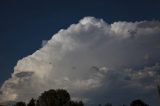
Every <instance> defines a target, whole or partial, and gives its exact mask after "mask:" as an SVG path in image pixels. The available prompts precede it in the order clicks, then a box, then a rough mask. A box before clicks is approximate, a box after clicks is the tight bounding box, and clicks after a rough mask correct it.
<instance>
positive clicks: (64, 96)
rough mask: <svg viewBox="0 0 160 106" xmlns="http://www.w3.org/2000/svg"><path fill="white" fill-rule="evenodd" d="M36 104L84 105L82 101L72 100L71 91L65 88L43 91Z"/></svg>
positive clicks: (54, 105)
mask: <svg viewBox="0 0 160 106" xmlns="http://www.w3.org/2000/svg"><path fill="white" fill-rule="evenodd" d="M36 106H84V105H83V103H82V102H75V101H71V100H70V95H69V93H68V92H67V91H66V90H64V89H58V90H49V91H45V92H44V93H42V95H41V96H40V97H39V99H38V100H37V105H36Z"/></svg>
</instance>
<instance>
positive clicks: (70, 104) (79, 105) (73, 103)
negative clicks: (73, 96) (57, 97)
mask: <svg viewBox="0 0 160 106" xmlns="http://www.w3.org/2000/svg"><path fill="white" fill-rule="evenodd" d="M64 106H84V104H83V102H82V101H80V102H76V101H69V102H67V103H66V104H65V105H64Z"/></svg>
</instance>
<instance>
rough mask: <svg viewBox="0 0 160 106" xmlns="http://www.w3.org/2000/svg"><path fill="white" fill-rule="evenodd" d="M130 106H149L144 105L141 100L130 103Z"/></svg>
mask: <svg viewBox="0 0 160 106" xmlns="http://www.w3.org/2000/svg"><path fill="white" fill-rule="evenodd" d="M130 106H149V105H147V104H146V103H144V102H143V101H142V100H140V99H137V100H134V101H132V102H131V104H130Z"/></svg>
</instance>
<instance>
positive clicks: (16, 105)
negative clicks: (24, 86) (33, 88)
mask: <svg viewBox="0 0 160 106" xmlns="http://www.w3.org/2000/svg"><path fill="white" fill-rule="evenodd" d="M14 106H26V104H25V102H17V103H16V104H15V105H14Z"/></svg>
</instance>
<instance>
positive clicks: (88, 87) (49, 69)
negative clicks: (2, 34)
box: [0, 17, 160, 106]
mask: <svg viewBox="0 0 160 106" xmlns="http://www.w3.org/2000/svg"><path fill="white" fill-rule="evenodd" d="M159 62H160V22H159V21H141V22H120V21H119V22H114V23H113V24H107V23H106V22H104V21H103V20H102V19H96V18H94V17H85V18H83V19H82V20H80V21H79V23H78V24H72V25H71V26H70V27H68V28H67V29H61V30H60V31H59V32H58V33H56V34H55V35H53V37H52V38H51V39H50V40H49V41H47V42H46V43H45V45H43V47H42V48H41V49H39V50H37V51H36V52H35V53H33V54H32V55H30V56H27V57H24V58H23V59H21V60H19V61H18V62H17V65H16V66H15V67H14V72H13V73H12V77H11V78H9V79H8V80H6V81H5V82H4V84H3V85H2V87H1V93H0V102H5V101H16V100H28V99H29V98H31V97H37V96H38V95H40V93H41V92H43V91H44V90H48V89H52V88H53V89H56V88H64V89H67V90H68V91H69V92H70V93H71V95H72V96H73V97H74V98H75V99H83V100H84V101H85V102H87V103H89V104H92V103H95V102H97V103H98V102H104V101H105V102H106V101H110V102H112V101H115V102H116V103H121V102H122V103H125V101H131V100H132V99H134V98H142V99H145V100H147V101H148V102H149V103H155V104H154V106H156V103H157V101H158V100H157V94H156V85H157V84H158V83H159V77H160V76H159V74H160V72H159V71H160V64H159ZM148 96H150V97H148ZM119 98H121V100H120V99H119ZM151 98H152V99H151Z"/></svg>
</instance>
